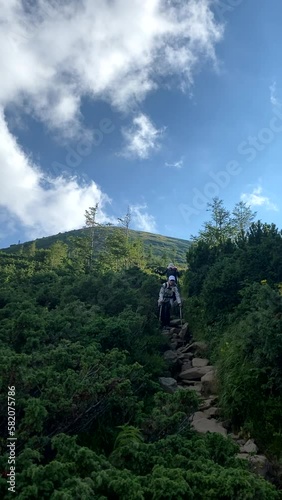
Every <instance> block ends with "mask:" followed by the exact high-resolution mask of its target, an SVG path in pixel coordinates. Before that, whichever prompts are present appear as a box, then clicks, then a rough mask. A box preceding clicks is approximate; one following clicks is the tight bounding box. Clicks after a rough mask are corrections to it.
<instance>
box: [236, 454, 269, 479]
mask: <svg viewBox="0 0 282 500" xmlns="http://www.w3.org/2000/svg"><path fill="white" fill-rule="evenodd" d="M236 458H240V459H241V460H248V462H249V463H250V464H251V466H252V470H253V472H255V473H256V474H258V475H259V476H262V477H264V478H266V477H267V474H268V472H269V470H270V468H271V466H270V463H269V461H268V460H267V458H266V457H265V456H264V455H249V454H248V453H237V455H236Z"/></svg>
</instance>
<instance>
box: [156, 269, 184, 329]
mask: <svg viewBox="0 0 282 500" xmlns="http://www.w3.org/2000/svg"><path fill="white" fill-rule="evenodd" d="M175 301H176V302H177V303H178V305H179V306H181V297H180V294H179V291H178V288H177V285H176V281H175V276H173V275H171V276H169V277H168V281H167V282H166V283H163V285H162V286H161V289H160V293H159V299H158V306H159V307H161V313H160V315H161V323H162V326H163V327H164V326H169V324H170V311H171V308H172V307H173V305H174V303H175Z"/></svg>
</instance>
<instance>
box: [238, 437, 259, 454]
mask: <svg viewBox="0 0 282 500" xmlns="http://www.w3.org/2000/svg"><path fill="white" fill-rule="evenodd" d="M257 451H258V447H257V445H256V444H255V442H254V441H253V440H252V439H248V441H247V442H246V443H245V444H244V446H240V452H241V453H257Z"/></svg>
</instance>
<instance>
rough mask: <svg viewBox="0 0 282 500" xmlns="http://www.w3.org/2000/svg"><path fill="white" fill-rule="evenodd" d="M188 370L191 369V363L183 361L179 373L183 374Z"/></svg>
mask: <svg viewBox="0 0 282 500" xmlns="http://www.w3.org/2000/svg"><path fill="white" fill-rule="evenodd" d="M190 368H192V363H191V361H190V360H185V363H183V365H182V369H181V371H182V372H185V371H186V370H190Z"/></svg>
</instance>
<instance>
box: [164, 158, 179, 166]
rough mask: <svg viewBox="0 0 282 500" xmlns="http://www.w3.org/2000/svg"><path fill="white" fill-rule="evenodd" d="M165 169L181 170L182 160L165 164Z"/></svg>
mask: <svg viewBox="0 0 282 500" xmlns="http://www.w3.org/2000/svg"><path fill="white" fill-rule="evenodd" d="M165 167H172V168H182V167H183V159H181V160H178V161H174V162H172V163H167V162H165Z"/></svg>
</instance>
